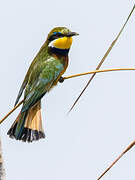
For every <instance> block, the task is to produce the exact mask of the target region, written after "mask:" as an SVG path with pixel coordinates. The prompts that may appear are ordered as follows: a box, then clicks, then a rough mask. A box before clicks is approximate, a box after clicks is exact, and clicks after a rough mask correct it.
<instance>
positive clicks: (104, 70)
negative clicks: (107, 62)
mask: <svg viewBox="0 0 135 180" xmlns="http://www.w3.org/2000/svg"><path fill="white" fill-rule="evenodd" d="M123 70H135V68H118V69H103V70H95V71H90V72H86V73H81V74H75V75H71V76H67V77H63V79H70V78H74V77H79V76H83V75H88V74H94V73H101V72H109V71H123ZM23 101H24V100H22V101H21V102H19V103H18V104H17V105H16V106H15V107H14V108H13V109H12V110H11V111H9V112H8V113H7V114H6V115H5V116H4V117H3V118H2V119H1V120H0V124H1V123H2V122H3V121H4V120H5V119H6V118H7V117H8V116H9V115H10V114H11V113H12V112H14V111H15V110H16V109H17V108H18V107H19V106H20V105H21V104H22V103H23Z"/></svg>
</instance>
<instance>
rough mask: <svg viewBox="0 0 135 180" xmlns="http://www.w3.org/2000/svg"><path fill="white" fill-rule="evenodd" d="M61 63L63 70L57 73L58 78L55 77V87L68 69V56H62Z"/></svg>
mask: <svg viewBox="0 0 135 180" xmlns="http://www.w3.org/2000/svg"><path fill="white" fill-rule="evenodd" d="M61 63H62V64H63V67H64V68H63V70H61V72H60V73H59V76H58V77H57V79H56V80H55V81H54V83H53V86H55V85H56V84H57V83H58V80H59V78H60V77H61V76H62V75H63V74H64V72H65V71H66V69H67V67H68V56H64V57H61Z"/></svg>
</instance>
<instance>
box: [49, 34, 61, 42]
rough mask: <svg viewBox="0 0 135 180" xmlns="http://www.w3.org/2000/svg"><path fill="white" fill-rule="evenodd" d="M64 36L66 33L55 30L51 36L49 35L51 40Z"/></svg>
mask: <svg viewBox="0 0 135 180" xmlns="http://www.w3.org/2000/svg"><path fill="white" fill-rule="evenodd" d="M61 37H64V34H62V33H60V32H54V33H53V34H52V35H51V36H50V37H49V39H48V40H49V41H53V40H54V39H58V38H61Z"/></svg>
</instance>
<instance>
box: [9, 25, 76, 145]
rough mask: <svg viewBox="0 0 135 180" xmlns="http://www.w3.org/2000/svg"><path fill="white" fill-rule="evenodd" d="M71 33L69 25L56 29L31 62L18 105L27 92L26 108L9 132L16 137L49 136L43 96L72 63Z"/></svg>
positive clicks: (25, 138)
mask: <svg viewBox="0 0 135 180" xmlns="http://www.w3.org/2000/svg"><path fill="white" fill-rule="evenodd" d="M76 35H78V33H76V32H71V31H70V30H69V29H67V28H66V27H56V28H54V29H53V30H52V31H51V32H50V33H49V34H48V37H47V40H46V41H45V43H44V44H43V46H42V47H41V49H40V51H39V52H38V54H37V56H36V57H35V58H34V60H33V62H32V63H31V65H30V67H29V69H28V72H27V74H26V76H25V79H24V81H23V83H22V85H21V88H20V91H19V93H18V96H17V99H16V102H15V105H16V104H17V103H18V101H19V99H20V97H21V95H22V93H23V91H24V90H25V91H24V101H23V106H22V109H21V111H20V113H19V115H18V116H17V118H16V120H15V122H14V123H13V124H12V126H11V128H10V129H9V131H8V133H7V134H8V135H9V137H11V138H15V139H16V140H22V141H24V142H32V141H36V140H39V139H41V138H45V134H44V130H43V127H42V119H41V98H42V97H43V96H44V95H45V94H46V93H47V92H49V91H50V89H51V88H52V87H54V86H55V85H56V84H57V82H58V80H59V78H60V77H61V76H62V74H63V73H64V72H65V71H66V69H67V66H68V52H69V49H70V47H71V44H72V36H76Z"/></svg>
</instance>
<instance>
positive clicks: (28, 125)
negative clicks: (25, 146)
mask: <svg viewBox="0 0 135 180" xmlns="http://www.w3.org/2000/svg"><path fill="white" fill-rule="evenodd" d="M7 134H8V135H9V137H11V138H15V139H16V140H22V141H24V142H32V141H37V140H39V139H41V138H45V134H44V131H43V128H42V119H41V103H40V101H39V102H37V103H36V104H35V105H34V106H33V107H32V108H31V109H30V110H29V111H25V112H22V113H19V115H18V117H17V118H16V120H15V122H14V123H13V125H12V126H11V128H10V129H9V131H8V133H7Z"/></svg>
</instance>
